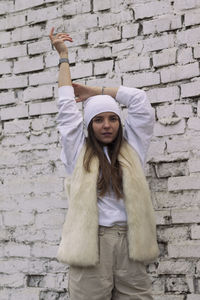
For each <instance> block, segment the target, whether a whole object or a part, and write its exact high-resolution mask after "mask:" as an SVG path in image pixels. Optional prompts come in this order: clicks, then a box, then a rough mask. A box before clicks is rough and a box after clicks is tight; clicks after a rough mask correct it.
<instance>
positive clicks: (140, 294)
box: [69, 225, 153, 300]
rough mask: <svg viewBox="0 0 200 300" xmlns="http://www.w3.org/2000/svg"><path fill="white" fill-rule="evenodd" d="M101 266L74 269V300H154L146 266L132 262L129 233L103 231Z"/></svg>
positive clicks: (71, 286)
mask: <svg viewBox="0 0 200 300" xmlns="http://www.w3.org/2000/svg"><path fill="white" fill-rule="evenodd" d="M99 254H100V262H99V264H98V265H96V266H95V267H88V268H86V267H70V270H69V294H70V300H153V297H152V295H151V283H150V279H149V277H148V275H147V273H146V268H145V265H144V264H143V263H140V262H135V261H132V260H130V259H129V258H128V247H127V229H126V227H122V226H118V225H115V226H113V227H103V226H100V227H99Z"/></svg>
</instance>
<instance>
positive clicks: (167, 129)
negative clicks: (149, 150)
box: [154, 120, 185, 136]
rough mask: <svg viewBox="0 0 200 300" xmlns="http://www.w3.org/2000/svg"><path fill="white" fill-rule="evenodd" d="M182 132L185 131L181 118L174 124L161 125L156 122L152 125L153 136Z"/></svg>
mask: <svg viewBox="0 0 200 300" xmlns="http://www.w3.org/2000/svg"><path fill="white" fill-rule="evenodd" d="M184 132H185V120H181V121H180V122H178V123H177V124H175V125H162V124H160V123H158V122H157V123H156V124H155V127H154V135H155V136H165V135H174V134H183V133H184Z"/></svg>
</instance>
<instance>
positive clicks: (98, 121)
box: [94, 118, 102, 123]
mask: <svg viewBox="0 0 200 300" xmlns="http://www.w3.org/2000/svg"><path fill="white" fill-rule="evenodd" d="M101 121H102V119H100V118H99V119H94V122H96V123H100V122H101Z"/></svg>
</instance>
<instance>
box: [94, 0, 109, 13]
mask: <svg viewBox="0 0 200 300" xmlns="http://www.w3.org/2000/svg"><path fill="white" fill-rule="evenodd" d="M110 7H111V1H110V0H104V1H103V2H101V3H100V2H99V1H98V0H94V11H102V10H107V9H109V8H110Z"/></svg>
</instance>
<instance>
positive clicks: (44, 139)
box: [30, 132, 59, 172]
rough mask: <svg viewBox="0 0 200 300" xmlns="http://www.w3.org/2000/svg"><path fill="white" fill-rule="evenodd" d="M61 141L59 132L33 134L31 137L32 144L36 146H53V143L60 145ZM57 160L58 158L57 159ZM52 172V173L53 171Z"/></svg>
mask: <svg viewBox="0 0 200 300" xmlns="http://www.w3.org/2000/svg"><path fill="white" fill-rule="evenodd" d="M58 141H59V136H58V133H57V132H52V133H49V132H45V133H41V132H40V133H39V134H38V133H35V132H32V135H31V136H30V142H31V143H32V144H33V145H36V144H47V145H49V144H51V143H58ZM56 159H57V158H56ZM51 172H52V171H51Z"/></svg>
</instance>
